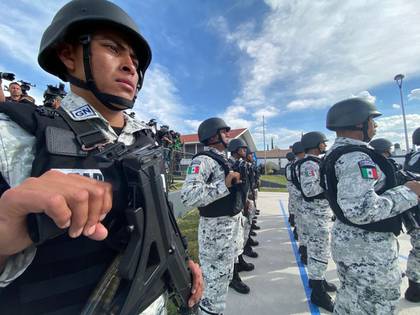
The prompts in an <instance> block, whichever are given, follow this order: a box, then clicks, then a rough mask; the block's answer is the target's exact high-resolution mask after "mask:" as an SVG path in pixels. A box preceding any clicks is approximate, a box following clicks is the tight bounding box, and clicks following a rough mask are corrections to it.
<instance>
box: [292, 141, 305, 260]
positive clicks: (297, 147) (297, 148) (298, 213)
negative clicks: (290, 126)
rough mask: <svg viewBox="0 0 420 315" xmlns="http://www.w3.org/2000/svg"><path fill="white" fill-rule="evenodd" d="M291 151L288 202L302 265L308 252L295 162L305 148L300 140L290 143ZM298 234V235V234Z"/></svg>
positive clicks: (303, 152)
mask: <svg viewBox="0 0 420 315" xmlns="http://www.w3.org/2000/svg"><path fill="white" fill-rule="evenodd" d="M292 152H293V153H294V154H295V156H296V161H295V162H294V163H293V164H292V165H291V167H290V177H291V181H292V184H293V185H291V186H290V188H291V194H289V200H290V201H289V204H290V205H291V207H292V208H293V209H294V212H295V223H296V228H295V229H294V231H293V232H294V235H295V239H299V254H300V259H301V261H302V263H303V264H304V265H307V263H308V253H307V247H306V244H307V233H306V231H304V229H303V222H302V211H303V209H302V204H303V197H302V193H301V192H300V188H299V187H300V184H299V178H298V173H297V172H296V162H297V161H299V160H301V159H303V158H304V157H305V150H304V149H303V146H302V143H301V142H300V141H298V142H295V143H293V145H292ZM298 235H299V236H298Z"/></svg>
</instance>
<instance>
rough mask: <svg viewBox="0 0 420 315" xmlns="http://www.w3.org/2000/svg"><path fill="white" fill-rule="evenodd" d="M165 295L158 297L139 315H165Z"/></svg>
mask: <svg viewBox="0 0 420 315" xmlns="http://www.w3.org/2000/svg"><path fill="white" fill-rule="evenodd" d="M166 300H167V296H166V294H163V295H161V296H160V297H158V299H157V300H156V301H154V302H153V303H152V304H151V305H150V306H149V307H148V308H147V309H145V310H144V311H143V312H142V313H141V314H140V315H166V314H167V312H166Z"/></svg>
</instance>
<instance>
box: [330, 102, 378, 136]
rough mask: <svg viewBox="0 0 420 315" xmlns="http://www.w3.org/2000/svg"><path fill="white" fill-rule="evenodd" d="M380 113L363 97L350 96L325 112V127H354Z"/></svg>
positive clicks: (334, 128) (331, 128)
mask: <svg viewBox="0 0 420 315" xmlns="http://www.w3.org/2000/svg"><path fill="white" fill-rule="evenodd" d="M381 115H382V114H381V113H380V112H379V111H378V109H377V108H376V106H375V104H373V103H370V102H368V101H366V100H365V99H363V98H356V97H355V98H350V99H347V100H344V101H341V102H338V103H336V104H334V105H333V106H332V107H331V108H330V109H329V110H328V114H327V128H328V129H330V130H334V131H336V130H340V129H341V130H343V129H350V130H352V129H354V128H352V127H354V126H356V125H358V124H363V123H364V122H366V121H367V120H368V119H369V117H372V118H375V117H378V116H381Z"/></svg>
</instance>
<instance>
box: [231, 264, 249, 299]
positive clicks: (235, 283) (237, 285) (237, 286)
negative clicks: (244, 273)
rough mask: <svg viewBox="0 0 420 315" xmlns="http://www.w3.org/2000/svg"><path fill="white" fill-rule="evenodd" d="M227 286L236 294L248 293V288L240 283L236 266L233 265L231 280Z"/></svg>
mask: <svg viewBox="0 0 420 315" xmlns="http://www.w3.org/2000/svg"><path fill="white" fill-rule="evenodd" d="M229 286H230V287H231V288H232V289H234V290H235V291H236V292H238V293H241V294H248V293H249V287H248V286H247V285H246V284H245V283H243V282H242V279H241V277H240V276H239V272H238V264H235V266H234V268H233V278H232V281H230V283H229Z"/></svg>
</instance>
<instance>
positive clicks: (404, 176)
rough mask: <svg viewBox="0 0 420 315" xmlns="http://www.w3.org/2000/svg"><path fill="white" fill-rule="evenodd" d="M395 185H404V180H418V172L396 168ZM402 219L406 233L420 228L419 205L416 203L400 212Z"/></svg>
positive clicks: (419, 179)
mask: <svg viewBox="0 0 420 315" xmlns="http://www.w3.org/2000/svg"><path fill="white" fill-rule="evenodd" d="M395 176H396V179H397V185H404V184H405V183H406V182H408V181H411V180H414V181H420V174H417V173H413V172H410V171H405V170H398V171H397V172H396V173H395ZM401 218H402V221H403V224H404V227H405V229H406V231H407V233H410V232H411V231H412V230H414V229H420V206H419V205H417V206H415V207H413V208H411V209H409V210H408V211H406V212H404V213H403V214H402V217H401Z"/></svg>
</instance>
